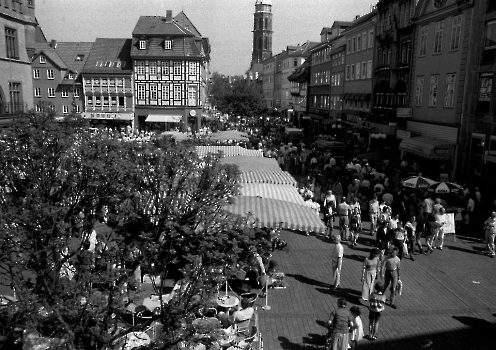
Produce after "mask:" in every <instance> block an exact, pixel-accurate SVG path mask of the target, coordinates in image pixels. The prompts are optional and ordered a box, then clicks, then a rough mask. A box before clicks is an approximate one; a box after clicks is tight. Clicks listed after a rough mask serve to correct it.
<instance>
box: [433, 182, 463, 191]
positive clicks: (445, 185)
mask: <svg viewBox="0 0 496 350" xmlns="http://www.w3.org/2000/svg"><path fill="white" fill-rule="evenodd" d="M461 190H463V187H462V186H460V185H458V184H455V183H453V182H436V183H435V184H433V185H431V186H429V191H430V192H434V193H458V192H460V191H461Z"/></svg>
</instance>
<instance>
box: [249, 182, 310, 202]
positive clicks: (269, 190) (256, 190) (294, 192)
mask: <svg viewBox="0 0 496 350" xmlns="http://www.w3.org/2000/svg"><path fill="white" fill-rule="evenodd" d="M240 192H241V195H243V196H247V197H259V198H267V199H277V200H281V201H285V202H289V203H294V204H299V205H305V201H304V200H303V198H302V197H301V195H300V194H299V193H298V189H297V188H296V187H293V186H291V185H274V184H266V183H245V184H242V186H241V188H240Z"/></svg>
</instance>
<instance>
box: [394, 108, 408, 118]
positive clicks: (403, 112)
mask: <svg viewBox="0 0 496 350" xmlns="http://www.w3.org/2000/svg"><path fill="white" fill-rule="evenodd" d="M411 117H412V109H411V108H397V109H396V118H411Z"/></svg>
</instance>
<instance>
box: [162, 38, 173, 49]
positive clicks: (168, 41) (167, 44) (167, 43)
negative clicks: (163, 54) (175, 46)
mask: <svg viewBox="0 0 496 350" xmlns="http://www.w3.org/2000/svg"><path fill="white" fill-rule="evenodd" d="M164 46H165V49H166V50H172V40H171V39H165V43H164Z"/></svg>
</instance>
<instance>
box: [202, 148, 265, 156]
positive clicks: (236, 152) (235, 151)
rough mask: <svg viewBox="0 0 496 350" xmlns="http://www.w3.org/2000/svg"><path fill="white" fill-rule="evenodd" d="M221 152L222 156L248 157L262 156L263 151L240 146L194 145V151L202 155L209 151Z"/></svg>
mask: <svg viewBox="0 0 496 350" xmlns="http://www.w3.org/2000/svg"><path fill="white" fill-rule="evenodd" d="M218 152H222V155H223V156H224V157H236V156H250V157H263V153H262V152H260V151H258V150H254V149H246V148H243V147H240V146H196V153H197V154H198V155H199V156H200V157H203V156H205V155H207V154H209V153H215V154H216V153H218Z"/></svg>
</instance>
